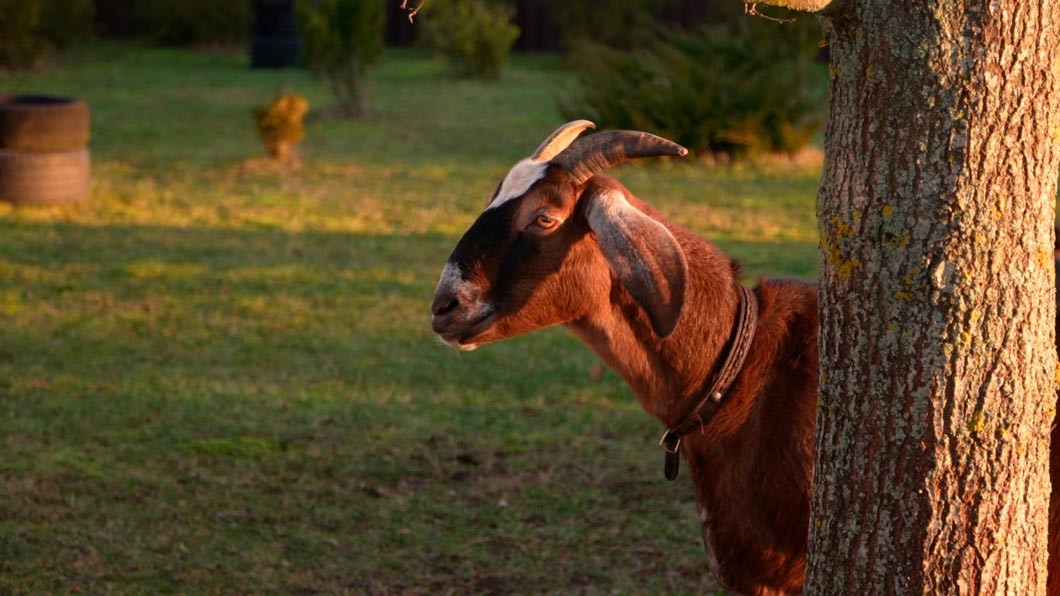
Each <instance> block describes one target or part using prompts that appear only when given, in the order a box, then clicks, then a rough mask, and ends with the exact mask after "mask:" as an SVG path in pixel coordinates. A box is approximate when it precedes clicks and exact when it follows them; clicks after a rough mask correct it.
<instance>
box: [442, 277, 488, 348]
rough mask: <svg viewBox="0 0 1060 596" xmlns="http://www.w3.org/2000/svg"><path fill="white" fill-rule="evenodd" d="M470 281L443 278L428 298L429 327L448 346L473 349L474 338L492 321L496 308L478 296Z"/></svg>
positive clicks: (474, 344) (475, 346)
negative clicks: (447, 281) (460, 282)
mask: <svg viewBox="0 0 1060 596" xmlns="http://www.w3.org/2000/svg"><path fill="white" fill-rule="evenodd" d="M468 286H469V284H466V283H463V284H453V283H446V280H444V279H443V281H442V283H439V284H438V289H437V290H435V292H434V300H432V301H431V313H432V314H433V315H434V316H433V318H432V319H431V328H432V329H433V330H434V332H435V333H437V334H438V336H439V337H440V338H441V339H442V341H444V342H445V343H447V344H449V345H450V346H452V347H454V348H457V349H460V350H473V349H475V348H477V347H478V346H479V344H478V343H476V342H475V341H474V339H475V338H476V337H477V336H479V335H481V334H482V333H483V332H485V331H486V330H488V329H489V328H490V327H491V326H492V325H493V320H494V319H495V315H496V312H497V309H496V308H495V307H494V306H493V305H492V304H490V303H488V302H484V301H482V300H481V299H479V292H478V291H476V290H474V289H473V288H469V287H468Z"/></svg>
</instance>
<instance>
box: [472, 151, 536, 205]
mask: <svg viewBox="0 0 1060 596" xmlns="http://www.w3.org/2000/svg"><path fill="white" fill-rule="evenodd" d="M546 169H548V162H540V161H530V160H529V159H524V160H523V161H521V162H519V163H517V164H515V165H514V166H512V169H511V170H509V171H508V175H507V176H505V177H504V182H502V183H501V188H500V190H498V191H497V196H496V197H494V199H493V202H491V203H490V204H489V207H486V209H494V208H496V207H500V206H501V205H503V204H505V203H507V202H508V201H510V200H512V199H515V198H517V197H521V196H523V195H524V194H526V191H528V190H530V187H531V186H533V184H534V183H535V182H537V181H538V180H540V179H542V178H544V177H545V170H546Z"/></svg>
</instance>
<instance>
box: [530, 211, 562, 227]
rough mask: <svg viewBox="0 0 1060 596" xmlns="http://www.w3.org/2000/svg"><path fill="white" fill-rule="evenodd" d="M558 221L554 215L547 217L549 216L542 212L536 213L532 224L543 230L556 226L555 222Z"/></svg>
mask: <svg viewBox="0 0 1060 596" xmlns="http://www.w3.org/2000/svg"><path fill="white" fill-rule="evenodd" d="M558 223H559V220H558V219H556V218H554V217H549V216H547V215H544V214H541V215H538V216H537V218H536V219H534V225H536V226H537V227H539V228H543V229H545V230H547V229H549V228H554V227H556V224H558Z"/></svg>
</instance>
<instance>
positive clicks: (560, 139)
mask: <svg viewBox="0 0 1060 596" xmlns="http://www.w3.org/2000/svg"><path fill="white" fill-rule="evenodd" d="M586 128H596V125H595V124H593V123H592V122H589V121H588V120H574V121H571V122H568V123H566V124H564V125H563V126H561V127H559V128H557V129H556V132H554V133H552V134H551V135H549V137H548V138H547V139H545V140H544V142H542V143H541V146H540V147H538V148H537V151H534V153H533V155H531V156H530V161H537V162H544V161H549V160H551V159H552V158H553V157H555V156H556V155H558V154H559V153H560V152H561V151H563V150H564V149H566V148H567V145H570V144H571V143H572V142H573V141H574V139H576V138H578V135H580V134H582V131H583V130H585V129H586Z"/></svg>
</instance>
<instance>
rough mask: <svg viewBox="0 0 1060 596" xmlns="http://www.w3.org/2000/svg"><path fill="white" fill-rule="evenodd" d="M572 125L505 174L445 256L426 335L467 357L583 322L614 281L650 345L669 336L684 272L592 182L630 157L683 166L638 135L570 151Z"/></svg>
mask: <svg viewBox="0 0 1060 596" xmlns="http://www.w3.org/2000/svg"><path fill="white" fill-rule="evenodd" d="M592 127H593V123H592V122H589V121H587V120H576V121H574V122H570V123H567V124H565V125H563V126H561V127H560V128H559V129H557V130H556V131H555V132H554V133H552V135H551V136H549V137H548V138H547V139H545V141H544V142H543V143H541V146H540V147H538V149H537V151H535V152H534V153H533V154H532V155H531V156H530V157H529V158H527V159H524V160H523V161H520V162H519V163H517V164H515V166H514V167H513V168H512V169H511V171H509V172H508V175H507V176H506V177H505V178H504V180H502V181H501V183H500V184H499V185H498V186H497V188H496V190H494V192H493V194H492V196H491V197H490V200H489V204H488V205H487V207H486V210H485V211H484V212H483V213H482V214H481V215H480V216H479V217H478V219H477V220H476V221H475V222H474V224H472V226H471V228H469V229H468V231H467V232H466V233H465V234H464V237H463V238H461V239H460V242H459V243H458V244H457V245H456V248H455V249H454V250H453V253H452V254H451V255H450V256H449V261H448V263H446V266H445V269H444V270H443V271H442V277H441V280H440V281H439V282H438V288H437V290H436V291H435V294H434V301H433V303H432V304H431V311H432V312H433V313H434V319H433V321H432V326H433V328H434V331H435V332H436V333H438V335H439V336H440V337H441V338H442V339H443V340H444V341H445V342H446V343H448V344H449V345H451V346H453V347H457V348H460V349H463V350H471V349H474V348H476V347H478V346H479V345H481V344H483V343H486V342H490V341H495V340H498V339H504V338H506V337H512V336H514V335H518V334H520V333H526V332H528V331H532V330H534V329H540V328H542V327H547V326H549V325H555V324H560V323H568V322H572V321H575V320H578V319H580V318H582V317H585V316H586V315H587V314H588V313H589V311H590V309H592V308H593V307H594V306H596V305H599V304H600V301H607V300H608V297H609V295H610V293H611V289H612V285H613V282H614V281H616V280H617V282H618V283H620V284H621V285H622V286H624V287H625V288H626V289H627V290H628V291H629V293H630V294H631V295H632V296H633V297H634V299H635V300H636V301H637V303H638V304H639V305H640V307H641V308H642V309H643V310H644V312H645V313H646V314H647V317H648V320H649V321H650V323H651V326H652V328H653V330H654V331H655V333H656V334H658V335H659V336H662V337H665V336H667V335H669V334H670V332H672V331H673V328H674V326H675V325H676V324H677V319H678V316H679V315H680V313H681V307H682V304H683V301H684V287H685V278H686V273H687V263H686V261H685V256H684V253H683V252H682V250H681V248H680V246H679V245H678V243H677V241H676V239H675V238H674V237H673V235H672V234H671V233H670V231H669V230H668V229H667V228H666V226H664V225H663V224H661V223H659V222H658V221H656V220H655V219H653V218H651V217H649V216H648V215H646V214H645V213H643V212H642V211H641V210H639V209H638V208H637V207H635V206H634V205H633V204H632V203H631V202H630V200H629V199H628V198H627V194H628V192H627V191H625V190H624V189H623V188H622V187H621V186H620V185H618V184H617V183H615V182H614V181H612V180H608V179H604V178H602V177H599V176H597V173H599V172H600V171H602V170H604V169H606V168H609V167H611V166H613V165H615V164H618V163H620V162H623V161H626V160H628V159H632V158H636V157H649V156H656V155H685V154H686V153H687V150H686V149H685V148H684V147H681V146H680V145H678V144H676V143H673V142H671V141H667V140H666V139H662V138H660V137H657V136H654V135H650V134H648V133H644V132H633V131H609V132H603V133H598V134H594V135H590V136H587V137H585V138H581V139H577V140H575V139H576V138H577V136H578V135H579V134H581V132H582V131H584V130H585V129H587V128H592Z"/></svg>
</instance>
